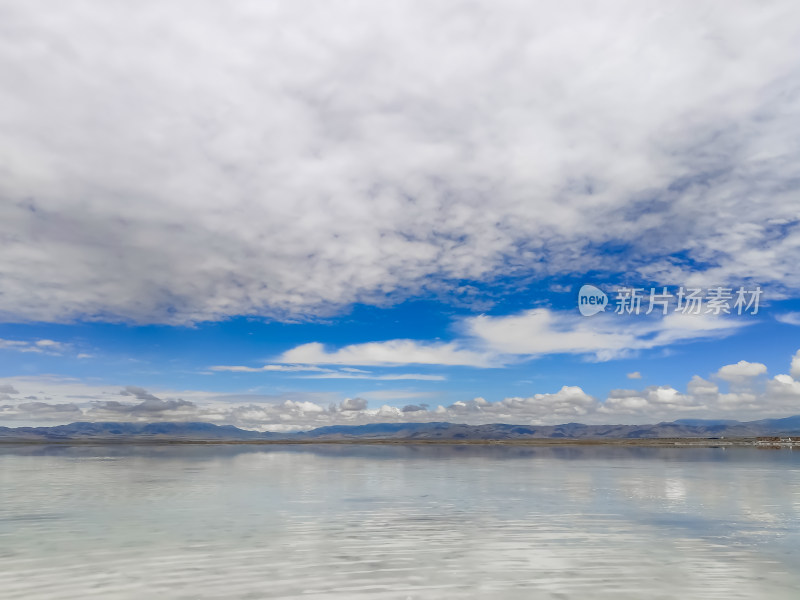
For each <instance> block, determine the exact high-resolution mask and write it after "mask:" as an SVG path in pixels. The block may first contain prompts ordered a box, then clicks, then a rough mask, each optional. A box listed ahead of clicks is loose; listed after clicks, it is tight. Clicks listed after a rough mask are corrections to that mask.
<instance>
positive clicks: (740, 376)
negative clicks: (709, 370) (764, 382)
mask: <svg viewBox="0 0 800 600" xmlns="http://www.w3.org/2000/svg"><path fill="white" fill-rule="evenodd" d="M766 372H767V365H765V364H762V363H751V362H747V361H746V360H740V361H739V362H738V363H736V364H734V365H725V366H724V367H721V368H720V370H719V371H717V372H716V374H715V375H716V376H717V377H719V378H720V379H722V380H724V381H727V382H729V383H743V382H745V381H747V380H749V379H752V378H753V377H758V376H759V375H764V374H765V373H766Z"/></svg>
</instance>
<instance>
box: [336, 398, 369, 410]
mask: <svg viewBox="0 0 800 600" xmlns="http://www.w3.org/2000/svg"><path fill="white" fill-rule="evenodd" d="M366 408H367V401H366V400H365V399H364V398H345V399H344V400H342V403H341V404H340V405H339V410H364V409H366Z"/></svg>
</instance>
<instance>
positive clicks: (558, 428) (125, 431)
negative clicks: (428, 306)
mask: <svg viewBox="0 0 800 600" xmlns="http://www.w3.org/2000/svg"><path fill="white" fill-rule="evenodd" d="M774 435H800V416H794V417H787V418H785V419H763V420H760V421H747V422H740V421H729V420H702V419H682V420H680V421H673V422H669V423H657V424H654V425H583V424H582V423H565V424H563V425H508V424H503V423H495V424H490V425H461V424H457V423H373V424H369V425H334V426H330V427H320V428H318V429H312V430H311V431H304V432H298V433H270V432H266V433H261V432H258V431H249V430H246V429H239V428H238V427H234V426H232V425H213V424H211V423H87V422H80V423H71V424H69V425H56V426H54V427H15V428H11V427H0V442H45V443H46V442H64V441H70V440H82V441H92V440H95V441H120V442H128V441H137V440H140V441H262V440H267V441H297V442H303V441H315V440H319V441H327V440H359V439H361V440H376V439H390V440H516V439H537V438H549V439H580V440H588V439H648V438H650V439H652V438H719V437H756V436H774Z"/></svg>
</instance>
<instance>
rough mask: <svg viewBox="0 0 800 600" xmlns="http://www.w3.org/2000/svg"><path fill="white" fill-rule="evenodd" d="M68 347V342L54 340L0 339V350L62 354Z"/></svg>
mask: <svg viewBox="0 0 800 600" xmlns="http://www.w3.org/2000/svg"><path fill="white" fill-rule="evenodd" d="M69 349H70V345H69V344H64V343H62V342H56V341H55V340H3V339H0V350H15V351H17V352H35V353H37V354H62V353H64V352H66V351H68V350H69Z"/></svg>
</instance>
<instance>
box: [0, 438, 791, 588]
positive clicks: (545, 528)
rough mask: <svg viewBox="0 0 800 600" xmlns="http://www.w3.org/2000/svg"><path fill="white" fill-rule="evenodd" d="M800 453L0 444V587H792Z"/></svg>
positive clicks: (564, 448) (592, 449)
mask: <svg viewBox="0 0 800 600" xmlns="http://www.w3.org/2000/svg"><path fill="white" fill-rule="evenodd" d="M798 517H800V452H797V451H794V452H792V451H790V450H759V449H754V448H728V449H722V448H675V449H671V448H667V449H664V448H613V447H595V448H580V447H557V448H550V447H545V448H541V447H540V448H524V447H497V446H477V447H476V446H400V447H394V446H391V447H390V446H266V447H264V446H260V447H258V446H158V447H154V446H149V447H146V446H142V447H135V446H133V447H131V446H128V447H125V446H105V447H103V446H80V447H41V446H27V447H25V446H19V447H9V446H6V447H0V582H2V583H1V584H0V586H1V589H0V595H2V597H3V598H6V599H17V598H18V599H26V600H28V599H43V598H59V599H60V598H108V599H115V598H120V599H128V598H131V599H133V598H136V599H139V598H146V597H152V598H187V599H188V598H304V599H321V598H334V599H338V598H341V599H345V598H386V599H404V600H405V599H416V598H425V599H428V598H504V599H505V598H511V599H515V598H525V599H531V598H534V599H537V598H554V599H555V598H559V599H564V598H581V599H586V598H601V599H604V598H615V599H628V598H630V599H634V598H635V599H637V600H638V599H640V598H643V597H647V598H664V599H667V598H670V599H671V598H681V599H685V598H725V599H731V598H779V599H782V598H785V599H789V598H791V599H792V600H796V599H797V598H798V597H800V596H798V593H799V592H798V590H800V526H799V525H800V519H799V518H798Z"/></svg>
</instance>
